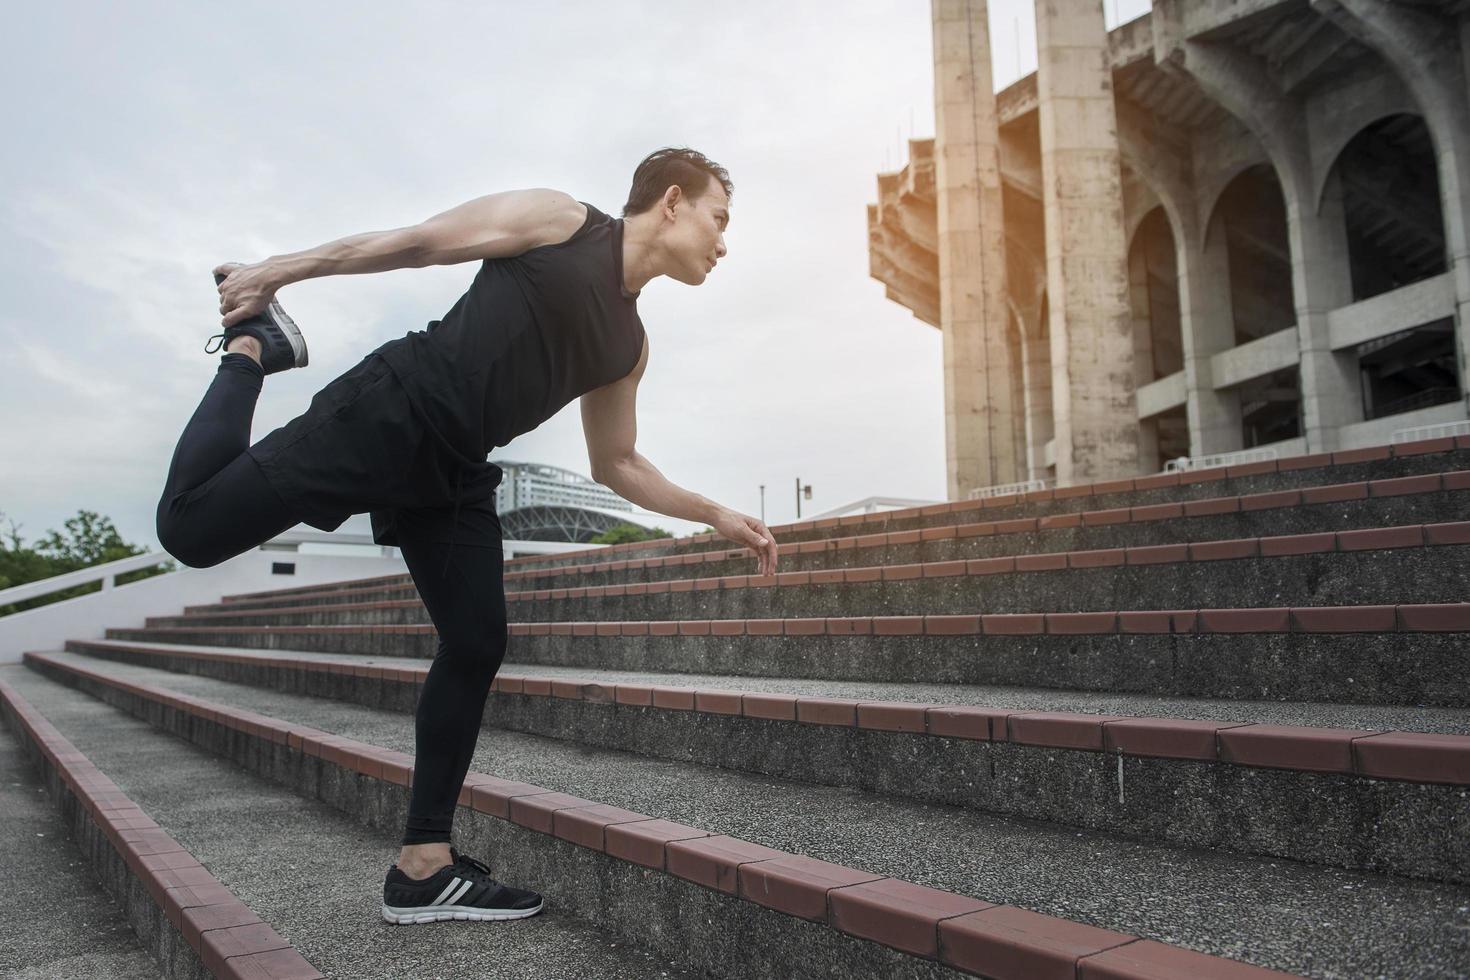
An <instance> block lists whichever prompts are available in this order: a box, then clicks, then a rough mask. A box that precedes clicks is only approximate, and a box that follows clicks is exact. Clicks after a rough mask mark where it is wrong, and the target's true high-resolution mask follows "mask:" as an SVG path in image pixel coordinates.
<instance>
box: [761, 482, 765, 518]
mask: <svg viewBox="0 0 1470 980" xmlns="http://www.w3.org/2000/svg"><path fill="white" fill-rule="evenodd" d="M765 522H766V485H765V484H764V483H762V484H761V523H762V524H764V523H765Z"/></svg>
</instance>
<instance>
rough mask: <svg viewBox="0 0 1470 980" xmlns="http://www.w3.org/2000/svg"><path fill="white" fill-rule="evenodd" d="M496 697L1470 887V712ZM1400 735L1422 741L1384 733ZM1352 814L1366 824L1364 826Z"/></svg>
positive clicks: (387, 688) (321, 685)
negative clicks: (1414, 813) (1439, 818)
mask: <svg viewBox="0 0 1470 980" xmlns="http://www.w3.org/2000/svg"><path fill="white" fill-rule="evenodd" d="M72 649H75V650H79V651H83V652H87V653H92V654H96V655H100V656H102V657H103V658H105V659H109V660H118V661H121V662H126V663H133V664H142V665H146V666H150V667H159V668H163V669H166V670H173V671H182V672H187V673H194V674H199V675H202V676H209V677H216V678H221V679H225V680H230V681H237V682H245V683H249V684H254V685H260V686H265V687H270V688H274V689H276V690H282V691H288V692H299V693H305V694H310V695H316V696H324V697H332V698H337V699H341V700H346V701H351V702H354V703H358V704H364V705H367V706H370V707H386V708H390V709H394V710H399V711H404V712H411V711H412V710H413V708H414V706H415V704H416V703H417V694H418V691H419V690H420V687H421V685H422V682H423V677H424V675H425V674H426V673H427V668H424V667H419V666H414V665H413V661H412V660H407V659H400V660H396V661H395V660H391V659H389V658H382V659H380V660H376V661H374V662H372V663H371V664H363V663H360V662H352V661H343V660H340V659H332V658H329V657H322V656H314V655H306V654H296V655H292V656H282V655H277V654H261V653H253V652H244V651H235V652H230V653H225V652H222V651H208V650H197V649H196V650H185V649H181V648H170V647H166V646H155V647H151V648H149V647H133V648H129V647H123V646H118V645H106V644H95V643H94V644H76V645H75V646H73V647H72ZM145 651H146V652H145ZM493 690H494V693H493V694H492V695H491V697H490V699H489V702H488V704H487V706H486V712H485V719H486V723H487V724H490V725H494V726H496V727H499V728H505V729H510V730H515V731H523V732H529V733H531V734H538V735H546V736H549V737H553V738H568V737H570V738H572V739H573V740H575V741H578V742H582V743H585V744H589V745H596V746H599V747H603V748H611V749H620V750H624V751H633V752H637V753H639V754H642V755H648V756H655V757H661V758H672V759H676V760H687V761H697V762H701V763H704V764H708V765H717V766H723V767H726V768H732V769H740V770H744V771H750V772H762V773H766V774H769V775H773V776H782V777H786V778H793V779H801V780H803V781H807V782H816V783H822V784H824V785H834V786H851V787H855V788H859V789H875V790H880V791H882V792H886V793H892V794H895V795H898V796H908V797H913V798H916V799H923V800H929V801H933V802H942V803H950V804H955V805H960V806H970V807H974V808H976V809H980V810H985V811H990V812H997V813H1004V814H1010V815H1012V816H1019V817H1029V818H1033V819H1041V820H1050V821H1055V822H1060V823H1066V824H1073V825H1077V826H1084V827H1091V828H1094V829H1100V830H1108V831H1112V832H1116V833H1121V834H1125V835H1131V836H1143V837H1146V838H1149V839H1154V838H1157V839H1160V840H1172V841H1175V842H1177V843H1182V844H1192V845H1207V846H1213V847H1223V848H1227V849H1231V850H1239V851H1244V852H1248V853H1257V854H1268V855H1276V856H1282V857H1293V858H1296V859H1298V860H1309V861H1314V862H1319V863H1325V864H1334V865H1339V866H1345V867H1356V868H1365V869H1370V870H1383V871H1392V872H1394V873H1398V874H1409V875H1417V876H1422V877H1427V878H1432V879H1435V880H1443V881H1457V882H1462V883H1463V882H1470V837H1467V836H1466V835H1465V833H1464V832H1465V831H1467V830H1470V808H1467V807H1466V805H1465V802H1464V801H1465V799H1466V787H1467V786H1470V735H1466V734H1465V733H1467V732H1470V712H1463V711H1461V712H1425V713H1421V712H1413V711H1408V710H1398V711H1387V712H1386V711H1384V710H1383V709H1367V710H1366V711H1365V710H1364V709H1362V708H1360V707H1357V706H1346V707H1340V708H1332V709H1324V708H1323V706H1320V705H1301V704H1287V705H1277V704H1266V705H1263V704H1259V703H1250V702H1238V701H1236V702H1199V701H1186V702H1179V701H1174V702H1168V701H1164V702H1161V701H1157V700H1153V699H1144V698H1137V697H1121V698H1117V697H1115V698H1109V699H1105V700H1101V701H1099V700H1098V699H1097V698H1096V697H1092V698H1085V697H1081V696H1077V695H1070V696H1067V695H1063V696H1057V695H1056V694H1054V693H1051V692H1038V691H1027V690H1017V689H998V690H997V689H984V688H975V687H954V686H943V685H842V684H834V683H830V682H827V683H823V682H812V681H806V682H802V681H784V680H772V681H765V682H763V683H762V682H757V683H754V684H752V683H749V682H748V680H747V679H745V678H731V677H701V676H690V675H673V676H671V675H642V674H618V673H608V672H605V671H598V672H589V671H575V670H558V671H552V672H548V673H542V674H536V675H524V674H520V673H517V672H513V671H502V672H501V674H500V675H499V676H498V677H497V678H496V681H495V686H494V689H493ZM1396 727H1402V728H1405V729H1407V730H1408V733H1397V734H1373V733H1374V732H1380V733H1389V732H1393V731H1394V729H1395V728H1396ZM1426 731H1428V732H1431V734H1422V733H1424V732H1426ZM1409 733H1412V734H1409ZM1186 760H1187V761H1186ZM956 773H965V774H966V775H964V776H956ZM1324 803H1325V804H1326V809H1325V811H1324V812H1319V811H1323V808H1324ZM1181 807H1182V808H1183V809H1182V810H1181V809H1180V808H1181ZM1425 807H1428V808H1433V809H1436V810H1438V811H1441V812H1446V813H1456V812H1460V813H1462V818H1461V819H1460V820H1450V821H1448V822H1446V823H1444V824H1441V825H1434V824H1430V825H1425V824H1423V823H1422V822H1420V821H1417V820H1412V819H1411V820H1408V821H1407V822H1406V821H1404V820H1403V818H1402V817H1400V816H1396V814H1401V813H1406V812H1408V811H1410V810H1413V809H1415V808H1425ZM1344 809H1345V810H1347V811H1348V812H1350V813H1353V814H1354V815H1355V818H1354V819H1353V820H1351V821H1344V820H1343V819H1342V818H1341V816H1340V811H1342V810H1344ZM1304 815H1306V816H1310V817H1313V818H1314V819H1312V820H1304ZM1316 818H1320V819H1316ZM1307 825H1310V826H1311V832H1310V834H1308V835H1305V836H1304V835H1303V833H1302V828H1303V827H1304V826H1307Z"/></svg>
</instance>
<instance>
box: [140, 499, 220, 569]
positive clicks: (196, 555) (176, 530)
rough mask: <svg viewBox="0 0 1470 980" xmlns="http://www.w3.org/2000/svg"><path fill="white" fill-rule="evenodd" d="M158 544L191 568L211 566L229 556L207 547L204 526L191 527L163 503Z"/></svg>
mask: <svg viewBox="0 0 1470 980" xmlns="http://www.w3.org/2000/svg"><path fill="white" fill-rule="evenodd" d="M155 529H156V530H157V531H158V546H159V547H160V548H162V549H163V550H164V551H167V552H168V553H169V554H170V555H172V556H173V557H174V558H176V559H178V560H179V561H181V562H183V563H184V564H185V565H188V566H189V567H190V568H211V567H213V566H215V565H218V564H219V563H220V562H222V561H224V560H225V559H226V558H228V557H229V556H228V555H221V554H219V553H218V552H217V551H213V550H210V549H208V548H206V547H205V545H206V544H208V542H207V541H206V540H204V535H203V533H202V531H203V529H202V528H193V527H189V526H188V525H187V524H185V523H184V522H181V521H179V520H177V519H175V518H174V516H173V515H172V514H169V513H168V512H167V511H166V508H165V506H164V505H163V504H160V505H159V508H158V520H157V523H156V528H155Z"/></svg>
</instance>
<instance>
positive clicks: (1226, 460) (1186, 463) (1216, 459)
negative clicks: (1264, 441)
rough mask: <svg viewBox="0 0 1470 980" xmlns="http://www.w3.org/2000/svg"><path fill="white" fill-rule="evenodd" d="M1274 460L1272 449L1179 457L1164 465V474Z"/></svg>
mask: <svg viewBox="0 0 1470 980" xmlns="http://www.w3.org/2000/svg"><path fill="white" fill-rule="evenodd" d="M1275 458H1276V450H1274V449H1242V450H1240V451H1239V452H1234V453H1216V454H1215V455H1213V456H1180V457H1179V458H1178V459H1171V460H1169V462H1167V463H1165V464H1164V472H1165V473H1182V472H1184V471H1186V470H1207V469H1212V468H1214V467H1216V466H1239V465H1240V464H1241V463H1262V462H1265V461H1266V460H1268V459H1275Z"/></svg>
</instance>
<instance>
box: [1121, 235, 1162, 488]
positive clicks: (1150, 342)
mask: <svg viewBox="0 0 1470 980" xmlns="http://www.w3.org/2000/svg"><path fill="white" fill-rule="evenodd" d="M1128 305H1129V309H1130V310H1131V312H1132V314H1133V381H1134V385H1135V390H1136V389H1137V388H1141V387H1143V386H1144V385H1146V384H1148V383H1149V382H1151V381H1153V380H1154V366H1153V362H1154V336H1153V319H1152V316H1151V315H1150V314H1151V310H1150V298H1149V288H1148V255H1147V254H1146V252H1145V250H1144V249H1141V248H1139V249H1135V250H1134V251H1133V252H1132V254H1130V255H1129V256H1128ZM1158 458H1159V427H1158V424H1157V423H1156V422H1155V421H1154V420H1153V419H1146V420H1144V421H1143V422H1140V423H1139V426H1138V461H1139V471H1140V472H1149V471H1152V470H1155V469H1157V468H1158V467H1157V466H1156V465H1155V464H1156V461H1157V460H1158Z"/></svg>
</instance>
